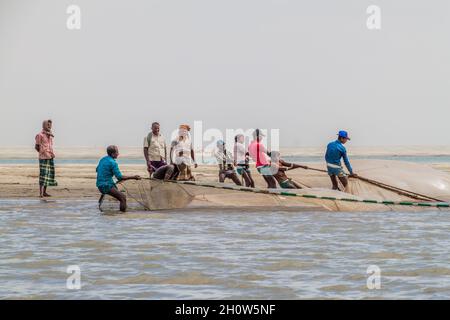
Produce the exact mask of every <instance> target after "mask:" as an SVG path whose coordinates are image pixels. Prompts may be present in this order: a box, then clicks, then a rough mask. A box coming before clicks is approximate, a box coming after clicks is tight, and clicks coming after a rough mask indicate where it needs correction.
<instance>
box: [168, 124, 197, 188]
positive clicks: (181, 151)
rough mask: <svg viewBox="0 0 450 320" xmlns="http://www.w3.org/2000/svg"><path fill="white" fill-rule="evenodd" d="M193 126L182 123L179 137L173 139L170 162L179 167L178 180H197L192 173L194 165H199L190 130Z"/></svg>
mask: <svg viewBox="0 0 450 320" xmlns="http://www.w3.org/2000/svg"><path fill="white" fill-rule="evenodd" d="M190 130H191V127H190V126H189V125H187V124H182V125H180V127H179V130H178V137H177V138H176V139H175V140H174V141H172V145H171V148H170V162H171V163H173V164H175V165H176V166H177V169H178V172H179V173H178V176H177V180H179V181H195V178H194V175H193V174H192V169H191V167H192V165H194V167H195V168H197V167H198V165H197V163H196V162H195V152H194V148H193V146H192V142H191V138H190V135H189V131H190Z"/></svg>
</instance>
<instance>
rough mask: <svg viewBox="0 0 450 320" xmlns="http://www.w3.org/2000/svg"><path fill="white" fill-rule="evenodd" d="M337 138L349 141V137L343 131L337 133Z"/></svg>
mask: <svg viewBox="0 0 450 320" xmlns="http://www.w3.org/2000/svg"><path fill="white" fill-rule="evenodd" d="M338 137H339V138H345V139H348V140H351V139H350V137H349V136H348V132H347V131H344V130H341V131H339V133H338Z"/></svg>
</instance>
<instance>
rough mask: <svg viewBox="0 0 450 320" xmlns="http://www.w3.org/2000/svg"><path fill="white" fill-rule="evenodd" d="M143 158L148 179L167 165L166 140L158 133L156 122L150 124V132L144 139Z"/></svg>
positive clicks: (158, 127) (158, 128)
mask: <svg viewBox="0 0 450 320" xmlns="http://www.w3.org/2000/svg"><path fill="white" fill-rule="evenodd" d="M144 157H145V161H146V163H147V171H148V173H149V175H150V177H151V175H152V173H153V172H155V171H156V170H157V169H158V168H160V167H162V166H165V165H166V164H167V162H166V161H167V146H166V140H165V138H164V136H163V135H162V134H161V133H160V125H159V123H158V122H153V123H152V131H151V132H150V133H149V134H148V135H147V136H146V137H145V138H144Z"/></svg>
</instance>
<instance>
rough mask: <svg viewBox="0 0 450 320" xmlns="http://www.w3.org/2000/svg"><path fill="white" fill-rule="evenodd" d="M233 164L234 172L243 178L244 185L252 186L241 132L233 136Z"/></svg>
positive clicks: (253, 182) (247, 157) (252, 181)
mask: <svg viewBox="0 0 450 320" xmlns="http://www.w3.org/2000/svg"><path fill="white" fill-rule="evenodd" d="M234 142H235V143H234V165H235V166H236V172H237V173H238V174H239V175H241V176H242V178H244V181H245V186H246V187H250V188H254V187H255V181H254V180H253V178H252V173H251V172H250V166H249V156H250V155H249V153H248V151H247V149H246V148H245V145H244V142H245V137H244V135H243V134H238V135H237V136H235V137H234Z"/></svg>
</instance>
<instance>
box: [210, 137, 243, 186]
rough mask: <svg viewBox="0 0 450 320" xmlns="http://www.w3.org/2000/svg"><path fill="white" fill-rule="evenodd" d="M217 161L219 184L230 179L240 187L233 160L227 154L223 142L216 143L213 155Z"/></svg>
mask: <svg viewBox="0 0 450 320" xmlns="http://www.w3.org/2000/svg"><path fill="white" fill-rule="evenodd" d="M214 155H215V156H216V159H217V163H218V164H219V182H220V183H223V182H225V179H226V178H228V179H231V180H233V182H234V183H235V184H236V185H238V186H241V185H242V183H241V181H240V180H239V178H238V176H237V174H236V170H235V169H234V166H233V159H232V157H231V155H230V154H229V153H228V152H227V149H226V146H225V142H224V141H223V140H218V141H217V149H216V151H215V153H214Z"/></svg>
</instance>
